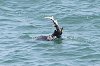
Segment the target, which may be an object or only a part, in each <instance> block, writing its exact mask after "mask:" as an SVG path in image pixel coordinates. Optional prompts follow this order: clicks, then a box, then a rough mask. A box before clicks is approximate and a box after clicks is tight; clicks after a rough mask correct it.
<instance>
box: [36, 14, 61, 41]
mask: <svg viewBox="0 0 100 66" xmlns="http://www.w3.org/2000/svg"><path fill="white" fill-rule="evenodd" d="M45 18H48V19H50V20H52V22H53V24H54V27H55V28H56V30H54V32H53V34H52V35H49V36H39V37H38V38H37V39H38V40H47V41H51V40H54V39H56V38H61V36H62V31H63V27H60V26H59V24H58V22H57V20H55V19H54V17H53V16H52V17H45Z"/></svg>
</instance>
